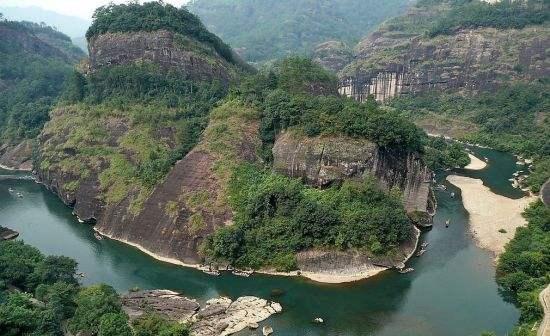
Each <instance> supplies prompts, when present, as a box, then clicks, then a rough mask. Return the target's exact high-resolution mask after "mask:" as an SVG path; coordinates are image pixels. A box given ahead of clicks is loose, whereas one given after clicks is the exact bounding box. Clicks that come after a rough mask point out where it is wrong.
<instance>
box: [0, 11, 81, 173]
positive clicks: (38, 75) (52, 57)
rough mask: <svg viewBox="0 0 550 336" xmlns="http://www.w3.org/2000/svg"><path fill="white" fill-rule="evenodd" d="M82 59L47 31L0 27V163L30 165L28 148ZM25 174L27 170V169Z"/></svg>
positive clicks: (60, 37) (66, 41)
mask: <svg viewBox="0 0 550 336" xmlns="http://www.w3.org/2000/svg"><path fill="white" fill-rule="evenodd" d="M83 56H84V53H83V52H82V51H81V50H80V49H78V48H77V47H75V46H74V45H72V43H71V40H70V38H68V37H67V36H66V35H64V34H62V33H60V32H58V31H56V30H54V29H53V28H51V27H48V26H44V25H38V24H33V23H30V22H15V21H0V93H1V94H0V163H1V164H6V165H11V166H17V165H18V164H20V163H22V162H24V161H28V160H29V159H30V146H29V144H24V145H22V146H19V147H18V146H17V145H18V144H20V143H21V141H23V140H26V139H32V138H34V137H36V136H37V135H38V133H39V132H40V130H41V129H42V127H43V125H44V123H45V122H46V121H47V120H48V111H49V110H50V108H51V107H52V106H53V105H54V104H55V102H56V101H57V98H58V96H59V94H60V92H61V90H62V88H63V82H64V81H65V78H66V77H67V76H68V74H69V73H70V72H71V68H72V66H73V65H74V64H75V63H77V62H78V61H79V60H80V59H81V58H82V57H83ZM27 168H28V165H27Z"/></svg>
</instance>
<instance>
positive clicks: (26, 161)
mask: <svg viewBox="0 0 550 336" xmlns="http://www.w3.org/2000/svg"><path fill="white" fill-rule="evenodd" d="M32 152H33V144H32V140H24V141H22V142H20V143H19V144H17V145H7V144H6V145H2V146H0V166H3V167H6V168H9V169H16V170H26V171H31V170H32Z"/></svg>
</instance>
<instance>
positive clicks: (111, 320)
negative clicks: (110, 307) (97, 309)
mask: <svg viewBox="0 0 550 336" xmlns="http://www.w3.org/2000/svg"><path fill="white" fill-rule="evenodd" d="M98 336H133V333H132V329H131V328H130V325H129V324H128V317H127V316H126V315H125V314H123V313H108V314H105V315H103V316H102V317H101V320H100V322H99V332H98Z"/></svg>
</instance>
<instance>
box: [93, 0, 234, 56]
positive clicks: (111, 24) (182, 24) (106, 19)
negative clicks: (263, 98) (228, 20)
mask: <svg viewBox="0 0 550 336" xmlns="http://www.w3.org/2000/svg"><path fill="white" fill-rule="evenodd" d="M93 18H94V21H93V23H92V25H91V26H90V28H89V29H88V32H87V33H86V38H87V39H88V41H89V40H90V39H91V38H93V37H94V36H96V35H100V34H104V33H117V32H138V31H155V30H161V29H164V30H169V31H173V32H175V33H179V34H182V35H183V36H187V37H190V38H192V39H194V40H197V41H199V42H201V43H205V44H207V45H210V46H211V47H213V48H214V49H215V50H216V52H217V53H218V54H219V55H220V56H221V57H223V58H224V59H225V60H226V61H228V62H230V63H234V64H237V63H239V59H238V58H237V57H235V55H234V54H233V51H232V50H231V48H230V47H229V46H228V45H227V44H225V43H224V42H223V41H222V40H221V39H220V38H219V37H217V36H216V35H214V34H212V33H211V32H209V31H208V30H207V29H206V28H205V27H204V25H203V24H202V22H201V21H200V19H199V18H198V17H197V16H195V15H194V14H192V13H190V12H189V11H187V10H186V9H185V8H180V9H178V8H176V7H174V6H172V5H170V4H164V3H162V2H156V1H152V2H147V3H145V4H143V5H141V4H139V3H128V4H121V5H115V4H110V5H107V6H102V7H99V8H98V9H96V11H95V13H94V15H93Z"/></svg>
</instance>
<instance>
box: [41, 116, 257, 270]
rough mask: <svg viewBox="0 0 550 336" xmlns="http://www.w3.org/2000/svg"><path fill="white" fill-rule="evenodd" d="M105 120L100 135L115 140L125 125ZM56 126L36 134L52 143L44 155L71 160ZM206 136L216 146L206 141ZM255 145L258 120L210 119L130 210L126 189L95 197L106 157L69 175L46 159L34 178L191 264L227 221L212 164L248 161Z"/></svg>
mask: <svg viewBox="0 0 550 336" xmlns="http://www.w3.org/2000/svg"><path fill="white" fill-rule="evenodd" d="M68 110H70V109H68ZM56 113H57V114H56ZM70 113H74V112H71V111H62V109H60V110H57V111H56V112H55V113H54V114H52V118H53V120H58V119H60V118H63V115H65V114H70ZM106 124H108V125H107V127H106V128H105V131H106V132H107V137H106V138H107V141H108V142H109V143H110V144H111V145H112V146H116V145H117V144H118V143H119V142H120V138H121V137H122V136H123V134H124V133H125V132H126V131H127V130H128V129H129V127H130V125H129V123H128V121H124V120H111V121H109V122H108V123H106ZM220 128H223V129H225V130H226V133H224V134H230V135H231V138H230V139H229V140H227V142H223V141H225V140H220V139H218V138H215V137H217V136H218V134H219V132H217V131H216V130H217V129H220ZM173 132H174V131H173V130H170V129H166V130H165V132H164V134H163V135H162V136H163V137H165V138H167V139H168V141H167V143H170V142H171V141H169V139H171V138H172V137H173V136H174V134H173ZM60 133H63V131H59V130H58V129H56V128H55V127H52V128H50V127H49V125H47V127H46V128H45V129H44V131H43V133H42V135H41V137H40V143H41V147H42V149H46V148H57V149H56V150H54V151H53V153H54V156H53V157H51V158H49V160H54V159H55V160H63V159H71V160H72V159H73V155H74V151H75V149H73V148H71V146H69V145H68V144H67V141H66V140H65V139H64V138H63V136H61V135H60ZM212 142H215V143H216V145H217V146H210V143H212ZM260 144H261V143H260V140H259V136H258V122H257V121H255V120H251V119H246V120H244V119H241V118H239V117H238V116H234V115H232V116H229V117H228V119H227V120H226V119H216V120H212V121H211V123H210V125H209V126H208V127H207V129H206V130H205V131H204V134H203V138H202V141H201V142H200V143H199V144H198V145H197V146H196V147H195V149H193V150H192V151H191V152H189V153H188V154H187V155H186V156H185V157H184V158H183V159H181V160H179V161H178V162H177V163H176V164H175V165H174V166H173V167H172V168H171V170H170V172H169V173H168V174H167V176H166V177H165V178H164V179H163V180H162V181H159V183H158V184H157V185H156V186H155V187H154V189H153V190H152V192H151V193H150V194H148V195H146V198H145V200H144V201H143V204H142V206H141V210H140V211H138V212H137V213H136V212H133V211H132V204H133V202H134V201H135V200H136V199H137V198H138V197H139V194H138V193H136V192H135V191H130V192H129V194H128V195H127V196H126V197H125V198H124V199H123V200H122V201H120V202H116V203H108V202H106V201H105V200H104V198H103V197H102V195H104V191H103V190H102V187H101V183H100V178H99V175H100V174H101V172H102V171H104V170H105V169H106V168H108V165H109V163H108V162H105V161H101V160H100V161H99V162H94V163H93V165H95V166H94V167H91V169H90V174H89V175H88V176H85V177H81V176H76V175H74V174H73V173H72V172H71V171H68V170H67V169H65V168H64V167H63V166H61V165H55V164H54V163H55V162H51V163H52V164H51V165H50V166H49V167H47V169H45V168H44V167H42V168H41V169H39V170H38V177H39V179H40V181H41V182H42V183H44V185H45V186H46V187H47V188H49V189H50V190H51V191H53V192H54V193H56V194H58V195H59V197H60V198H61V199H62V200H63V202H64V203H65V204H67V205H69V206H71V207H73V209H74V210H73V212H74V213H75V214H76V215H77V216H78V217H79V218H80V219H81V220H83V221H92V222H95V223H96V225H95V229H96V230H97V231H99V232H100V233H101V234H103V235H105V236H107V237H109V238H112V239H116V240H119V241H122V242H125V243H128V244H130V245H133V246H135V247H138V248H140V249H142V250H143V251H145V252H147V253H149V254H152V255H154V256H155V257H156V258H158V259H163V260H166V261H169V262H173V263H178V264H186V265H197V264H200V263H201V256H200V255H199V246H200V244H201V243H202V241H203V240H204V238H205V237H207V236H209V235H210V234H212V233H213V232H214V231H215V230H216V229H217V228H219V227H222V226H224V225H228V224H229V223H231V220H232V217H233V213H232V211H231V209H230V207H229V206H228V205H227V203H226V200H225V183H226V182H225V181H224V180H223V179H222V178H221V177H220V175H219V174H217V172H216V169H217V168H216V163H217V162H224V164H226V165H227V164H230V162H233V161H238V162H244V161H248V162H253V161H255V160H256V152H257V149H258V148H259V147H260ZM216 148H223V155H229V156H230V157H231V158H230V159H228V158H225V157H223V156H220V153H219V152H217V151H216V150H215V149H216ZM129 154H131V153H129ZM82 160H86V158H82ZM89 164H90V165H91V163H89ZM74 181H78V187H77V188H76V189H74V190H71V189H70V188H68V186H70V185H71V184H72V183H74Z"/></svg>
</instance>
